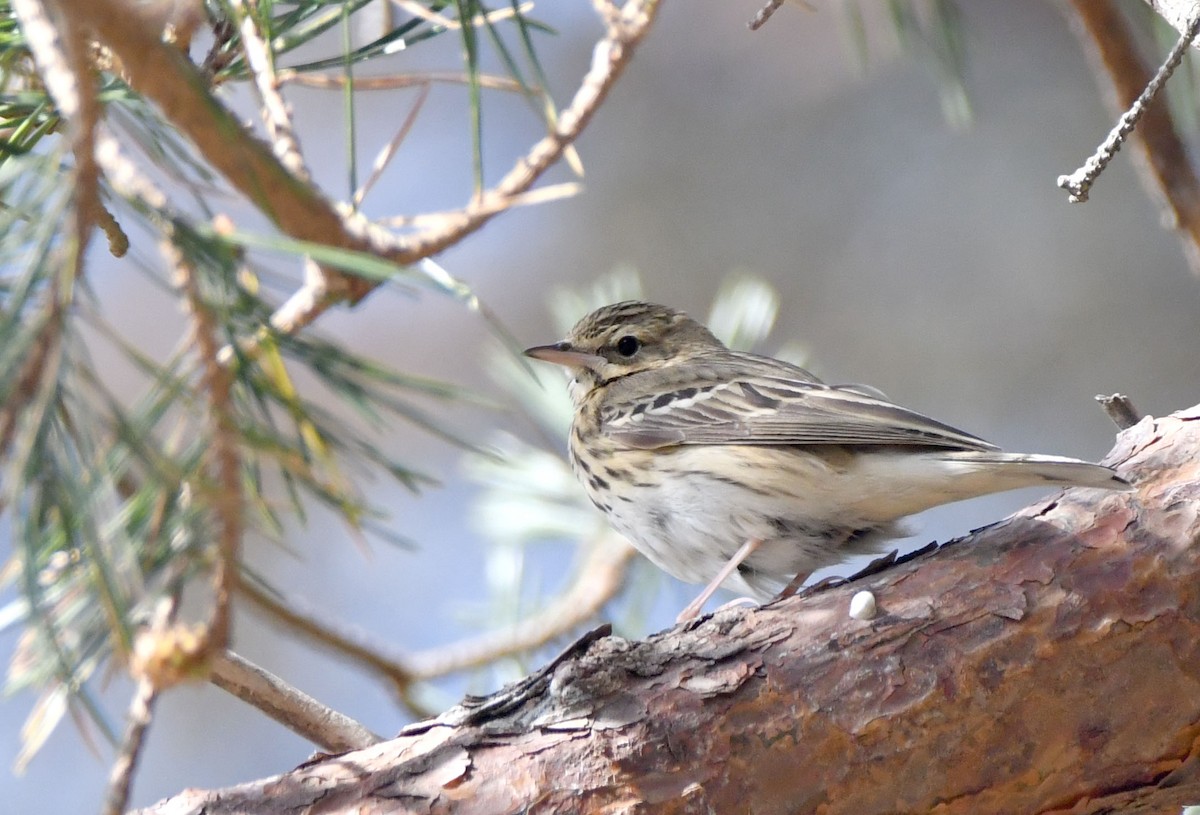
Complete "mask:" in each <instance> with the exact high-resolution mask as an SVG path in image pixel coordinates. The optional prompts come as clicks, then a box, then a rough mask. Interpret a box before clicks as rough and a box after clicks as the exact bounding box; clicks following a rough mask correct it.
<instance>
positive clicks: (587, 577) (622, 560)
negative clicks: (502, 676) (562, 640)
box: [409, 534, 634, 679]
mask: <svg viewBox="0 0 1200 815" xmlns="http://www.w3.org/2000/svg"><path fill="white" fill-rule="evenodd" d="M633 555H634V549H633V547H632V546H630V545H629V544H628V543H627V542H626V541H625V540H624V539H622V538H619V537H617V536H616V535H614V534H605V535H603V536H601V537H600V538H599V539H597V540H596V541H594V543H593V544H592V545H591V546H590V547H589V548H588V556H587V558H586V560H585V561H584V562H583V564H581V566H580V568H579V570H578V571H577V572H576V575H575V579H574V581H573V582H572V584H571V585H570V586H569V587H568V588H567V590H566V591H564V592H563V593H562V594H561V595H559V596H558V597H556V598H554V599H553V600H552V601H550V602H549V603H548V604H547V605H546V606H545V607H544V608H542V609H540V610H539V611H538V612H537V613H536V614H532V615H530V616H529V617H526V618H524V619H522V620H521V621H519V622H518V623H516V624H515V625H513V626H512V628H509V629H505V630H501V631H491V632H488V633H485V634H480V635H479V636H476V637H472V638H470V639H466V640H463V641H461V642H457V643H451V644H450V645H444V646H440V647H438V648H430V649H429V650H427V651H421V652H418V653H415V654H412V655H411V656H410V657H409V663H410V664H411V666H412V672H413V675H414V676H417V677H420V678H423V679H424V678H429V679H432V678H434V677H438V676H445V675H447V674H451V673H457V672H459V671H465V670H469V669H471V668H478V667H481V666H483V665H488V664H491V663H493V662H495V661H497V660H499V659H503V658H504V657H507V656H511V655H513V654H520V653H527V652H529V651H532V650H534V649H535V648H540V647H541V646H543V645H545V644H546V643H548V642H551V641H552V640H555V639H557V638H558V637H561V636H563V635H564V634H566V633H567V632H569V631H573V630H576V629H578V628H579V627H580V626H583V625H584V624H586V623H588V622H590V621H591V620H593V619H595V617H596V615H597V614H599V613H600V610H601V609H603V608H604V606H605V604H606V603H608V601H609V600H611V599H612V598H613V597H614V596H615V595H616V593H617V592H618V591H620V590H621V587H622V586H623V585H625V572H626V569H627V568H628V566H629V561H630V560H632V559H633Z"/></svg>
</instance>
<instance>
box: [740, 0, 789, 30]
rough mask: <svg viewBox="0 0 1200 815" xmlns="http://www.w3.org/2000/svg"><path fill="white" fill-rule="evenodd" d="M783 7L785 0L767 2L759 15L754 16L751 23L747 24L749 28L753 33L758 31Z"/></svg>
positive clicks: (768, 0)
mask: <svg viewBox="0 0 1200 815" xmlns="http://www.w3.org/2000/svg"><path fill="white" fill-rule="evenodd" d="M782 5H783V0H767V3H766V5H764V6H763V7H762V8H760V9H759V10H758V13H757V14H755V15H754V17H753V18H752V19H751V20H750V22H748V23H746V25H747V27H749V29H750V30H751V31H758V30H759V29H760V28H762V27H763V26H764V25H766V23H767V20H769V19H771V15H773V14H774V13H775V12H776V11H778V10H779V7H780V6H782Z"/></svg>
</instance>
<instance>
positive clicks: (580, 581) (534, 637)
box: [238, 533, 634, 698]
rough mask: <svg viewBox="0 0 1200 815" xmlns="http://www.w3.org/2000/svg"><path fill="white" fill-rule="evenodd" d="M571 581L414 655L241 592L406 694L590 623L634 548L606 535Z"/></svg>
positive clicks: (620, 579) (245, 586)
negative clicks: (389, 650)
mask: <svg viewBox="0 0 1200 815" xmlns="http://www.w3.org/2000/svg"><path fill="white" fill-rule="evenodd" d="M587 551H588V556H587V557H586V558H585V559H584V561H583V562H582V563H581V564H580V566H579V568H578V569H577V571H576V573H575V578H574V580H573V581H572V582H571V585H570V586H569V587H567V589H566V590H565V591H564V592H563V593H562V594H561V595H559V596H558V597H556V598H554V599H553V600H552V601H551V602H550V603H548V604H547V605H546V606H545V607H544V608H542V609H541V610H540V611H538V612H537V613H535V614H533V615H531V616H529V617H528V618H526V619H524V620H522V621H521V622H519V623H517V624H516V625H515V626H513V627H511V628H501V629H496V630H493V631H488V632H486V633H484V634H481V635H479V636H477V637H473V638H471V639H468V640H464V641H462V642H457V643H451V644H449V645H442V646H437V647H434V648H430V649H427V650H425V651H417V652H415V653H411V654H399V655H393V656H385V655H384V654H383V648H382V647H381V646H378V645H373V644H371V643H369V642H367V641H366V638H365V637H363V636H362V635H358V634H354V633H350V632H347V631H340V630H338V629H337V627H336V626H335V625H332V624H330V623H328V622H324V621H321V620H318V619H317V618H316V615H315V614H311V613H306V612H305V611H302V610H300V609H298V608H296V607H295V606H294V605H290V604H288V603H284V602H282V601H281V600H279V599H278V598H276V597H273V596H272V595H270V594H268V593H267V592H265V591H263V590H261V589H260V588H258V587H257V586H255V585H254V584H252V583H249V582H247V581H245V580H242V581H241V582H240V584H239V587H238V588H239V590H240V591H241V593H242V595H243V596H244V597H245V598H246V599H248V600H250V601H251V602H252V603H254V604H255V605H256V606H258V607H259V608H260V609H261V610H262V611H264V612H265V613H267V614H269V615H270V616H271V617H272V618H273V619H275V620H276V621H277V622H279V623H281V624H283V625H285V626H287V627H288V628H289V629H291V630H292V631H294V632H296V633H297V634H300V635H301V636H303V637H305V638H307V639H310V640H312V641H314V642H316V643H317V644H319V645H322V646H325V647H326V648H329V649H331V650H333V651H335V652H336V653H338V654H339V655H341V656H342V657H344V658H347V659H351V660H353V661H355V662H357V663H359V664H360V665H362V666H364V667H366V668H368V669H369V670H371V671H374V672H375V673H377V674H379V675H380V676H382V677H383V678H384V679H386V680H387V681H389V682H390V683H391V684H392V685H393V686H394V687H395V689H396V690H397V692H398V693H399V694H400V695H401V697H402V698H405V694H406V692H407V690H408V687H409V686H410V685H411V684H412V683H414V682H419V681H426V680H430V679H436V678H438V677H441V676H447V675H449V674H453V673H458V672H460V671H465V670H470V669H471V668H478V667H480V666H483V665H487V664H489V663H492V662H495V661H496V660H499V659H502V658H504V657H508V656H513V655H516V654H522V653H529V652H530V651H533V650H535V649H537V648H540V647H542V646H544V645H546V644H548V643H550V642H552V641H554V640H555V639H558V638H559V637H562V636H564V635H566V634H569V633H570V632H572V631H575V630H577V629H578V628H580V627H581V626H583V625H585V624H587V623H589V622H591V621H592V620H594V619H595V617H596V615H597V614H599V612H600V610H601V609H602V608H603V607H604V605H605V603H607V602H608V601H609V600H611V599H612V598H613V597H614V596H615V595H616V593H617V592H618V591H620V589H621V587H622V586H623V585H624V581H625V571H626V568H627V567H628V565H629V561H630V560H631V559H632V557H633V554H634V550H633V548H632V547H631V546H629V544H628V543H626V542H625V541H624V540H623V539H622V538H619V537H617V536H616V535H613V534H611V533H606V534H605V535H603V536H602V537H600V538H598V539H597V540H595V541H594V542H593V543H592V545H591V546H589V547H588V549H587Z"/></svg>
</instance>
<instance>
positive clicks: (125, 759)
mask: <svg viewBox="0 0 1200 815" xmlns="http://www.w3.org/2000/svg"><path fill="white" fill-rule="evenodd" d="M178 607H179V593H178V591H173V592H171V593H169V594H167V595H166V596H164V597H163V598H162V599H161V600H160V601H159V603H158V606H157V608H156V609H155V612H154V620H153V621H152V622H151V624H150V630H149V631H148V632H146V634H145V635H148V636H149V637H151V638H156V637H160V636H162V635H163V634H164V632H166V631H167V630H168V629H169V628H170V627H171V624H172V622H173V621H174V618H175V612H176V610H177V609H178ZM155 677H156V674H155V673H154V672H153V671H151V672H145V673H140V674H139V675H138V676H137V688H136V690H135V691H134V694H133V699H131V700H130V702H129V713H128V720H129V721H128V725H127V726H126V729H125V737H124V738H123V739H122V740H121V751H120V753H118V754H117V758H116V760H115V761H114V762H113V766H112V770H110V771H109V775H108V792H107V794H106V795H105V797H104V810H103V812H104V815H121V813H123V812H124V811H125V809H126V807H128V806H129V793H130V790H131V789H132V787H133V774H134V771H135V770H136V769H137V764H138V759H139V758H140V757H141V753H142V746H143V745H144V744H145V742H146V733H147V731H149V729H150V722H151V721H152V719H153V717H154V705H155V702H156V701H157V700H158V692H159V690H160V688H159V685H158V684H157V683H156V682H155Z"/></svg>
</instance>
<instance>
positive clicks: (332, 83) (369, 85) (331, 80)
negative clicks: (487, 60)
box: [278, 69, 525, 93]
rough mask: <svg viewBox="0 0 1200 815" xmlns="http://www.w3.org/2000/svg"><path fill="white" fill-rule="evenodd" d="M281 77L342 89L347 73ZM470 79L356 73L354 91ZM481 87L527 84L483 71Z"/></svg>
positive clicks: (285, 73) (287, 73) (463, 82)
mask: <svg viewBox="0 0 1200 815" xmlns="http://www.w3.org/2000/svg"><path fill="white" fill-rule="evenodd" d="M278 79H279V82H280V84H283V83H292V84H295V85H303V86H305V87H308V88H318V89H320V90H331V91H340V90H342V89H343V88H345V86H346V77H345V75H344V74H302V73H298V72H296V71H293V70H291V69H284V70H282V71H280V72H279V74H278ZM470 81H471V78H470V77H469V76H467V75H466V74H464V73H461V72H459V73H446V72H441V71H427V72H424V73H419V74H392V75H390V76H356V77H354V90H355V92H358V91H391V90H396V89H398V88H413V87H419V86H423V85H428V84H430V83H435V84H436V83H445V84H452V85H466V84H467V83H468V82H470ZM479 87H481V88H487V89H489V90H496V91H512V92H514V93H524V92H525V88H524V87H522V86H521V84H520V83H519V82H517V81H515V80H512V79H509V78H508V77H506V76H495V75H493V74H480V75H479Z"/></svg>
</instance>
